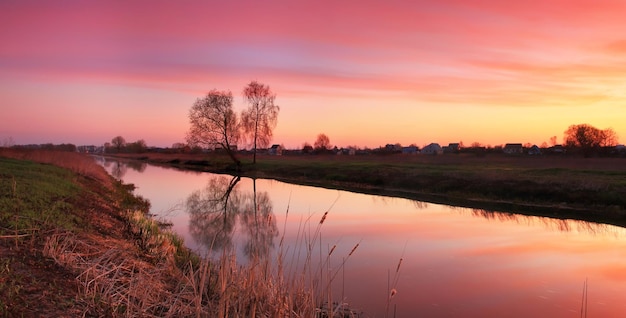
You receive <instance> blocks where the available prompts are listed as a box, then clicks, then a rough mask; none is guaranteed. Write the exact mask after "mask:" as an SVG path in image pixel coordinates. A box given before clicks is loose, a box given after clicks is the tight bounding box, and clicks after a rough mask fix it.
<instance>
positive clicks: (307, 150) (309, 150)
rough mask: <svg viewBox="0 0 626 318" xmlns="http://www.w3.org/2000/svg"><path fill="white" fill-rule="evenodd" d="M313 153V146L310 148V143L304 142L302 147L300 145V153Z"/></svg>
mask: <svg viewBox="0 0 626 318" xmlns="http://www.w3.org/2000/svg"><path fill="white" fill-rule="evenodd" d="M312 152H313V146H311V144H310V143H308V142H305V143H304V145H302V153H312Z"/></svg>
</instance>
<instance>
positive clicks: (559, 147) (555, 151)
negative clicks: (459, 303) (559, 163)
mask: <svg viewBox="0 0 626 318" xmlns="http://www.w3.org/2000/svg"><path fill="white" fill-rule="evenodd" d="M548 152H549V153H552V154H557V155H562V154H564V153H565V147H563V145H554V146H552V147H550V148H548Z"/></svg>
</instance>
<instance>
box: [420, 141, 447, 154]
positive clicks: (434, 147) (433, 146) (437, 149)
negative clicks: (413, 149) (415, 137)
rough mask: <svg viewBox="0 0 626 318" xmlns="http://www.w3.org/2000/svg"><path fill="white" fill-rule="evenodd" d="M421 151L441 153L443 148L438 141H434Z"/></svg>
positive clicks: (424, 152)
mask: <svg viewBox="0 0 626 318" xmlns="http://www.w3.org/2000/svg"><path fill="white" fill-rule="evenodd" d="M421 152H422V153H423V154H426V155H440V154H442V153H443V149H441V146H440V145H439V144H438V143H435V142H433V143H431V144H429V145H428V146H426V147H424V148H422V151H421Z"/></svg>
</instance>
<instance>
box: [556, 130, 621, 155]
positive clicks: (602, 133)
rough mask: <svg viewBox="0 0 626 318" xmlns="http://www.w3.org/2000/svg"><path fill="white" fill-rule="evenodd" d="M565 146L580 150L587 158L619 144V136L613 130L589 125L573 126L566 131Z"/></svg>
mask: <svg viewBox="0 0 626 318" xmlns="http://www.w3.org/2000/svg"><path fill="white" fill-rule="evenodd" d="M564 140H565V145H566V146H567V147H570V148H580V149H581V151H582V153H583V155H584V156H585V157H589V156H591V155H592V154H594V153H598V152H599V151H600V149H601V148H602V147H608V146H614V145H616V144H617V134H616V133H615V131H613V129H610V128H609V129H606V130H600V129H598V128H596V127H593V126H591V125H588V124H580V125H571V126H569V128H567V130H566V131H565V138H564Z"/></svg>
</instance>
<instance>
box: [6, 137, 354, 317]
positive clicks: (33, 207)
mask: <svg viewBox="0 0 626 318" xmlns="http://www.w3.org/2000/svg"><path fill="white" fill-rule="evenodd" d="M132 190H133V186H132V185H126V184H122V183H120V182H118V181H116V180H114V179H113V178H112V177H110V176H109V175H108V174H106V172H105V171H104V169H103V168H102V167H100V166H99V165H97V164H96V163H95V162H94V161H93V160H92V159H91V158H90V157H88V156H84V155H80V154H76V153H58V152H45V151H14V150H7V149H0V255H2V258H0V316H6V317H14V316H29V317H30V316H46V317H60V316H63V317H68V316H70V317H81V316H83V317H84V316H87V317H103V316H106V317H194V316H195V317H256V316H259V317H286V316H293V317H315V316H318V317H337V316H341V317H344V316H345V317H353V316H355V315H354V312H353V311H351V310H350V309H347V308H345V307H343V306H330V307H329V306H325V305H324V302H326V303H332V300H333V299H334V298H333V297H332V295H331V293H330V292H329V289H328V286H330V284H331V282H332V280H333V279H335V275H336V274H335V275H333V276H332V277H329V276H316V274H313V273H318V272H321V271H320V269H319V268H314V266H312V264H311V263H310V262H305V264H304V267H303V268H301V269H295V270H294V269H292V270H290V274H289V275H286V274H285V273H284V272H283V269H284V268H285V266H286V264H284V263H283V259H284V258H286V257H288V255H285V254H283V253H282V252H281V253H279V254H278V258H277V259H267V258H256V259H252V260H251V261H249V262H248V263H247V264H246V265H243V266H242V265H240V264H239V263H238V262H237V260H236V258H235V254H234V252H232V251H224V253H223V254H222V257H221V258H219V259H216V260H212V261H209V260H205V259H200V258H198V257H197V256H196V255H195V254H193V253H191V252H190V251H189V250H188V249H186V248H185V247H184V246H183V241H182V240H181V239H180V238H179V237H178V236H176V235H175V234H174V233H171V232H170V231H168V230H166V229H163V228H161V227H160V226H159V223H158V222H157V221H156V220H153V219H151V218H149V217H148V216H147V214H146V211H147V209H148V207H149V203H148V202H147V201H146V200H144V199H142V198H141V197H137V196H135V195H133V194H132ZM324 217H325V216H324ZM322 223H323V219H322V221H320V222H319V224H318V225H317V227H316V232H315V233H314V234H313V239H311V234H310V233H308V234H307V233H302V234H301V235H304V236H307V239H306V240H305V239H302V241H303V242H306V244H305V245H303V247H302V250H300V249H298V248H296V249H292V250H291V253H294V254H296V253H297V254H298V255H300V254H301V253H302V255H304V257H305V258H306V259H307V260H311V259H315V258H317V257H313V256H312V253H313V248H312V247H313V246H315V245H316V243H315V240H316V238H317V237H319V234H318V233H319V230H320V228H321V226H322ZM281 242H282V240H281ZM279 249H280V250H281V251H283V249H284V247H283V246H282V245H281V246H280V247H279ZM355 249H356V246H355V247H354V248H353V250H352V252H354V250H355ZM352 252H351V253H350V254H352ZM331 253H332V251H331ZM331 253H329V254H328V255H326V256H325V257H326V258H330V254H331ZM349 256H350V255H348V256H347V257H349ZM292 257H293V256H292ZM320 258H322V256H320ZM345 258H346V256H344V259H345ZM319 266H321V265H319ZM337 271H338V270H337ZM331 311H332V312H331Z"/></svg>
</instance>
